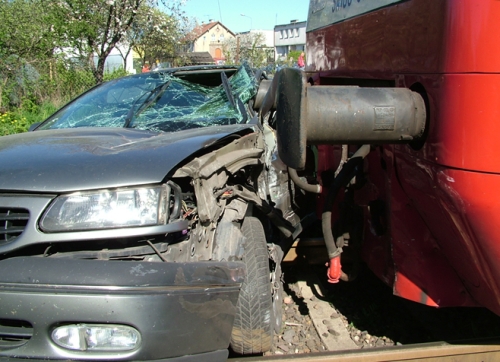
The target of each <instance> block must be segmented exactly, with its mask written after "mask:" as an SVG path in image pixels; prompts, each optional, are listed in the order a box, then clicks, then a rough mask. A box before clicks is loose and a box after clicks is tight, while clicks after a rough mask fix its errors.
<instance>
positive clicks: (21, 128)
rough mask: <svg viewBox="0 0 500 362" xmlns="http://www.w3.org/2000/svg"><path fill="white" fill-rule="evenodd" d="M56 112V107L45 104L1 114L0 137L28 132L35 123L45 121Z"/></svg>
mask: <svg viewBox="0 0 500 362" xmlns="http://www.w3.org/2000/svg"><path fill="white" fill-rule="evenodd" d="M56 110H57V106H56V105H54V104H52V103H43V104H42V105H40V106H32V107H29V108H28V109H26V108H19V109H17V110H15V111H11V112H6V113H3V114H0V136H7V135H11V134H16V133H22V132H26V131H27V130H28V129H29V127H30V126H31V125H32V124H33V123H36V122H42V121H44V120H45V119H46V118H47V117H49V116H50V115H51V114H52V113H54V112H55V111H56Z"/></svg>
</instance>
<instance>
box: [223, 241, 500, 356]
mask: <svg viewBox="0 0 500 362" xmlns="http://www.w3.org/2000/svg"><path fill="white" fill-rule="evenodd" d="M309 243H310V244H311V245H312V247H311V245H309V247H308V248H305V251H304V252H307V253H309V254H308V255H307V257H306V258H301V254H302V253H304V252H303V251H301V250H300V249H296V250H292V253H291V254H292V257H291V258H290V257H289V259H288V261H289V263H288V265H286V264H285V266H284V271H285V282H286V283H285V291H286V294H285V295H284V300H285V304H284V309H283V318H284V322H285V324H284V327H283V331H282V333H281V334H279V335H277V336H276V337H275V343H274V344H275V346H274V350H273V351H272V352H271V353H269V355H266V356H259V357H257V356H254V357H239V356H230V358H229V360H228V361H230V362H253V361H255V362H257V361H269V362H271V361H288V360H290V361H292V360H293V361H297V362H323V361H325V362H326V361H356V362H378V361H465V362H468V361H474V362H475V361H484V362H488V361H500V317H499V316H497V315H495V314H493V313H491V312H489V311H487V310H485V309H481V308H443V309H434V308H430V307H425V306H422V305H420V304H418V303H413V302H409V301H406V300H404V299H401V298H398V297H395V296H393V295H392V291H391V290H390V288H388V287H387V286H385V285H383V284H382V283H381V282H380V281H379V280H378V279H377V278H375V277H374V276H373V275H372V274H370V273H369V272H368V271H366V270H365V272H364V275H362V276H361V277H359V280H357V281H356V282H353V283H343V284H338V285H331V284H328V283H325V282H324V279H325V273H324V268H322V265H324V260H323V259H322V256H323V255H325V252H324V251H323V250H322V245H321V243H320V242H319V241H318V240H312V241H309ZM315 248H316V249H318V250H316V249H315ZM322 251H323V253H321V252H322ZM297 260H299V261H298V262H297ZM300 260H309V261H311V260H314V261H315V262H313V265H310V264H305V263H301V262H300ZM291 311H293V312H292V313H290V312H291ZM292 337H293V339H292ZM311 340H316V341H315V342H317V341H320V343H316V347H317V348H314V343H311ZM452 341H459V342H452ZM317 351H319V352H317Z"/></svg>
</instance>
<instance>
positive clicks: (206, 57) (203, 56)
mask: <svg viewBox="0 0 500 362" xmlns="http://www.w3.org/2000/svg"><path fill="white" fill-rule="evenodd" d="M180 56H181V57H184V58H185V60H186V63H189V64H215V61H214V58H212V56H211V55H210V53H209V52H191V53H182V54H180Z"/></svg>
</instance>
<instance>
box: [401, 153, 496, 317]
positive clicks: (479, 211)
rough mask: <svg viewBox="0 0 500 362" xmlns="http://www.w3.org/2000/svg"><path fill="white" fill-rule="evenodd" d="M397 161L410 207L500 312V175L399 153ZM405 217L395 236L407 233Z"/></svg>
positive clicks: (481, 297) (471, 285)
mask: <svg viewBox="0 0 500 362" xmlns="http://www.w3.org/2000/svg"><path fill="white" fill-rule="evenodd" d="M396 164H397V166H398V167H397V168H398V176H399V178H400V181H401V185H402V187H403V189H404V191H405V193H406V194H407V195H408V197H409V200H411V205H412V206H413V207H415V209H416V210H417V211H418V214H419V215H420V216H421V218H422V219H423V221H424V224H425V225H426V227H427V228H428V230H429V231H430V233H431V236H432V238H434V239H435V243H436V245H437V247H438V248H439V250H440V251H441V252H442V253H443V254H444V255H446V259H447V260H448V261H449V263H450V264H451V265H452V266H453V268H454V269H455V271H456V273H457V274H458V276H459V277H460V278H461V279H462V280H463V281H464V285H465V286H466V288H467V290H468V292H469V293H470V294H471V295H472V296H473V297H474V299H475V300H476V301H477V302H479V303H480V304H481V305H483V306H486V307H488V308H489V309H491V310H493V311H494V312H495V313H497V314H500V305H499V304H498V301H499V300H500V263H498V261H499V260H500V228H498V225H500V213H498V212H497V210H498V200H500V175H495V174H487V173H479V172H470V171H463V170H456V169H449V168H444V167H441V166H436V165H434V164H431V163H427V162H425V161H422V160H418V159H415V158H413V157H410V156H409V155H408V154H405V153H399V152H398V154H397V158H396ZM401 221H402V222H401V223H400V224H399V226H398V227H399V228H400V229H401V230H399V231H398V230H395V231H394V234H398V233H408V232H409V230H410V229H411V227H412V225H413V221H414V220H412V219H406V220H401ZM419 240H420V242H423V241H424V239H423V238H422V237H420V238H419ZM436 275H438V276H439V277H441V274H440V273H436ZM457 301H458V300H457Z"/></svg>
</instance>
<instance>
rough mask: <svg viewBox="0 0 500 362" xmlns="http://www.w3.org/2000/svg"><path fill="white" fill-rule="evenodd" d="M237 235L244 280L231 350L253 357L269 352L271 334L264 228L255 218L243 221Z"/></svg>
mask: <svg viewBox="0 0 500 362" xmlns="http://www.w3.org/2000/svg"><path fill="white" fill-rule="evenodd" d="M241 232H242V234H243V236H244V237H245V238H246V240H245V243H244V246H243V247H244V253H243V262H244V263H245V266H246V277H245V281H244V282H243V284H242V286H241V291H240V296H239V298H238V303H237V304H236V317H235V320H234V325H233V331H232V334H231V348H232V350H233V351H234V352H236V353H239V354H256V353H262V352H266V351H269V350H270V349H271V345H272V339H273V332H274V324H275V320H274V311H273V299H272V293H271V282H270V270H269V253H268V250H267V243H266V235H265V233H264V228H263V227H262V224H261V223H260V221H259V220H258V219H257V218H255V217H246V218H245V219H244V220H243V225H242V227H241Z"/></svg>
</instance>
